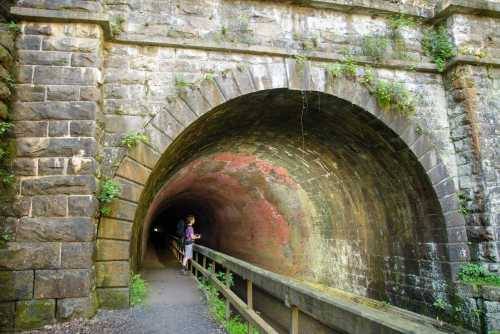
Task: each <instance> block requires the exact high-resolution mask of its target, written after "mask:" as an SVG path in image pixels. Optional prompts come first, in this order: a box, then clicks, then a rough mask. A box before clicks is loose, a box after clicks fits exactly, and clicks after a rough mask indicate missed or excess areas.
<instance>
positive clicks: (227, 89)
mask: <svg viewBox="0 0 500 334" xmlns="http://www.w3.org/2000/svg"><path fill="white" fill-rule="evenodd" d="M215 82H216V83H217V85H218V87H219V88H220V91H221V93H222V95H223V96H224V99H225V100H226V101H228V100H231V99H234V98H237V97H238V96H240V95H241V92H240V90H239V88H238V85H237V84H236V81H235V80H234V77H233V74H232V71H226V72H222V73H221V74H220V75H218V76H216V77H215Z"/></svg>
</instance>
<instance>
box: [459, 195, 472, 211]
mask: <svg viewBox="0 0 500 334" xmlns="http://www.w3.org/2000/svg"><path fill="white" fill-rule="evenodd" d="M469 200H470V198H469V197H468V196H467V195H466V194H465V193H463V192H460V193H459V194H458V203H459V210H460V213H461V214H462V215H464V216H468V215H469V214H471V213H472V211H471V210H470V209H469V208H468V207H467V203H468V202H469Z"/></svg>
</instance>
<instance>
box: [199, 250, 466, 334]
mask: <svg viewBox="0 0 500 334" xmlns="http://www.w3.org/2000/svg"><path fill="white" fill-rule="evenodd" d="M194 249H195V250H196V251H197V252H199V253H200V254H202V255H205V256H207V257H209V258H211V259H214V260H215V261H216V262H217V263H219V264H221V265H223V266H224V267H226V268H228V269H229V270H231V271H232V272H234V273H236V274H238V275H239V276H241V277H242V278H243V279H250V280H252V282H253V284H254V285H255V286H258V287H259V288H261V289H263V290H265V291H266V292H268V293H269V294H271V295H273V296H275V297H276V298H278V299H279V300H282V301H283V302H284V303H285V305H287V306H290V305H295V306H297V307H298V308H299V309H300V310H301V311H302V312H305V313H307V314H309V315H311V316H312V317H313V318H315V319H317V320H319V321H320V322H322V323H324V324H326V325H328V326H331V327H332V328H338V329H341V330H343V331H346V332H348V333H360V334H361V333H363V334H366V333H408V334H409V333H413V334H417V333H422V334H424V333H426V334H430V333H464V334H465V333H472V332H470V331H468V330H466V329H462V328H458V327H455V326H452V325H449V324H445V325H444V326H443V325H442V323H440V322H439V321H437V320H435V319H432V318H430V317H426V316H423V315H419V314H417V313H414V312H410V311H407V310H403V309H400V308H398V307H394V306H384V305H383V304H382V303H381V302H378V301H376V300H372V299H369V298H366V297H362V296H357V295H352V294H350V293H347V292H344V291H339V293H333V292H331V290H336V289H327V290H325V291H323V289H318V288H313V287H311V286H310V285H309V284H305V283H303V282H300V281H298V280H295V279H293V278H290V277H286V276H283V275H279V274H276V273H273V272H270V271H268V270H265V269H262V268H260V267H257V266H254V265H252V264H250V263H248V262H245V261H242V260H239V259H237V258H234V257H232V256H229V255H226V254H224V253H220V252H217V251H214V250H212V249H210V248H207V247H204V246H200V245H195V246H194ZM340 319H342V321H340ZM368 329H370V330H368Z"/></svg>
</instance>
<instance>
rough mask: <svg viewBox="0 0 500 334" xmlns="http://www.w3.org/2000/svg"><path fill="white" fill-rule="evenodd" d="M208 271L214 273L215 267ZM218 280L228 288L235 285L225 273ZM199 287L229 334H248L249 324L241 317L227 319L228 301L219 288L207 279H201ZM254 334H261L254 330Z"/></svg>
mask: <svg viewBox="0 0 500 334" xmlns="http://www.w3.org/2000/svg"><path fill="white" fill-rule="evenodd" d="M208 271H210V272H214V267H213V266H210V268H209V269H208ZM217 279H218V280H220V281H221V282H223V283H224V284H226V285H228V286H232V285H233V277H232V275H231V274H229V275H226V273H223V272H221V273H218V274H217ZM198 287H199V288H200V289H201V290H202V291H203V293H204V294H205V296H206V298H207V304H208V311H209V312H210V315H211V316H212V317H213V318H214V320H215V321H216V322H217V323H219V324H220V325H222V326H223V327H224V329H225V330H226V331H227V332H228V333H229V334H247V333H248V323H246V322H244V321H243V320H242V319H241V318H240V317H239V316H237V315H233V316H231V317H230V318H229V319H226V314H227V312H228V309H227V305H226V301H225V300H224V299H222V298H221V297H220V296H219V292H218V291H217V288H216V287H215V286H214V285H213V284H212V283H211V282H210V281H209V280H208V279H207V278H205V277H203V278H201V279H200V281H199V282H198ZM253 334H259V331H257V330H256V329H254V330H253Z"/></svg>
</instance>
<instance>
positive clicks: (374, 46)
mask: <svg viewBox="0 0 500 334" xmlns="http://www.w3.org/2000/svg"><path fill="white" fill-rule="evenodd" d="M388 46H389V39H388V38H387V37H385V36H383V35H371V36H365V37H363V42H362V44H361V50H362V52H363V55H365V56H367V57H370V58H373V59H375V60H381V59H382V58H383V57H384V55H385V54H386V51H387V47H388Z"/></svg>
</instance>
